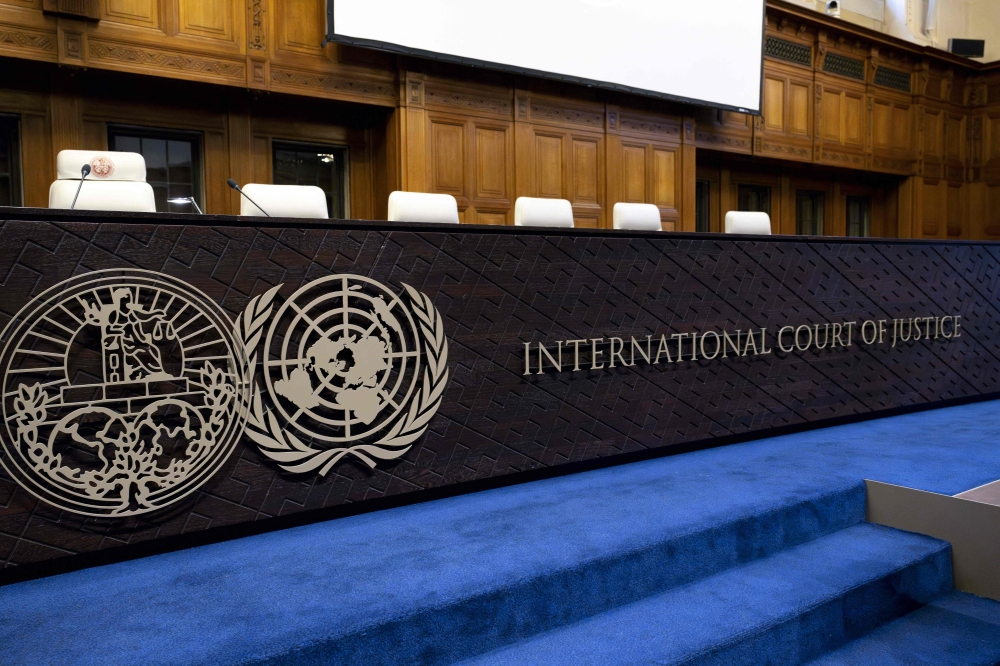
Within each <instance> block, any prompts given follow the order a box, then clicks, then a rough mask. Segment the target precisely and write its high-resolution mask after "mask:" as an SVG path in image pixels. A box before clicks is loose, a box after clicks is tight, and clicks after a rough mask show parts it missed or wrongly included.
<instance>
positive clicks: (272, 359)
mask: <svg viewBox="0 0 1000 666" xmlns="http://www.w3.org/2000/svg"><path fill="white" fill-rule="evenodd" d="M403 287H404V289H405V292H404V293H403V294H395V293H393V292H392V291H390V290H389V289H388V288H387V287H385V286H384V285H382V284H380V283H379V282H376V281H375V280H372V279H369V278H367V277H362V276H359V275H331V276H329V277H325V278H321V279H318V280H315V281H313V282H310V283H309V284H306V285H305V286H303V287H302V288H301V289H299V290H298V291H296V292H295V293H294V294H292V295H291V296H290V297H289V298H288V299H287V300H286V301H285V302H284V303H283V304H282V305H281V306H280V307H279V308H278V309H277V312H276V313H275V314H274V316H273V318H272V319H271V320H270V326H269V328H268V330H267V335H266V338H265V340H264V345H263V354H262V360H263V363H262V374H263V381H262V382H257V383H256V384H255V388H254V394H253V399H252V406H251V409H250V414H249V417H248V420H249V427H248V429H247V434H248V435H249V436H250V437H251V438H252V439H253V440H254V441H255V442H256V443H257V444H258V446H259V447H260V450H261V452H262V453H263V454H264V455H265V456H267V457H268V458H270V459H271V460H273V461H275V462H276V463H278V465H279V466H280V467H281V468H282V469H284V470H286V471H288V472H293V473H308V472H318V473H319V474H321V475H325V474H326V473H327V472H329V471H330V470H331V469H332V468H333V467H334V465H336V464H337V463H338V462H339V461H341V460H343V459H344V458H345V457H349V456H350V457H355V458H357V459H358V460H360V461H361V462H363V463H365V464H366V465H368V466H369V467H375V465H376V464H377V463H378V461H388V460H393V459H396V458H399V457H400V456H402V455H403V454H404V453H406V451H408V450H409V449H410V447H411V446H412V445H413V442H415V441H416V440H417V439H418V438H419V437H420V436H421V435H423V433H424V432H425V431H426V430H427V427H428V425H429V423H430V420H431V418H432V417H433V416H434V414H435V413H436V412H437V409H438V407H439V406H440V404H441V398H442V394H443V392H444V387H445V385H446V384H447V382H448V369H447V357H448V341H447V339H446V338H445V336H444V326H443V324H442V321H441V316H440V314H439V313H438V311H437V310H436V309H435V307H434V305H433V304H432V302H431V300H430V298H428V297H427V296H426V295H424V294H422V293H420V292H418V291H417V290H416V289H414V288H412V287H410V286H409V285H405V284H404V285H403ZM276 289H277V288H275V289H274V290H272V291H270V292H268V293H267V294H264V295H263V296H261V297H258V298H257V299H254V301H253V302H251V304H250V306H249V307H248V308H247V310H246V312H245V313H244V315H243V316H242V318H241V321H240V322H238V323H237V327H236V328H237V335H238V336H243V337H244V338H245V339H246V348H247V350H248V353H249V354H250V356H251V365H252V364H253V363H254V362H255V360H256V353H255V351H252V350H255V349H256V346H257V341H258V339H259V337H260V332H258V330H259V328H260V326H261V324H260V323H259V322H262V321H263V320H265V319H267V318H268V317H269V316H270V313H271V311H272V309H273V306H272V305H271V302H270V301H271V299H272V298H273V296H274V293H275V291H276ZM265 393H266V397H267V399H268V400H267V403H268V404H269V407H268V408H266V407H265V401H264V397H265V395H264V394H265Z"/></svg>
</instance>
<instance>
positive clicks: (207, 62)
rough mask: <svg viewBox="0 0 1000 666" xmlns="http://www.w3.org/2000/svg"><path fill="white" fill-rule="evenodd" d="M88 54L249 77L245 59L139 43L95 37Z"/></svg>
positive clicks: (149, 65)
mask: <svg viewBox="0 0 1000 666" xmlns="http://www.w3.org/2000/svg"><path fill="white" fill-rule="evenodd" d="M87 55H88V57H89V58H90V60H98V61H99V60H105V61H111V62H116V63H124V64H128V65H137V66H141V67H144V68H160V69H167V70H174V71H178V72H190V73H198V74H203V75H210V76H213V77H219V78H223V79H229V80H232V81H245V80H246V64H245V63H243V62H233V61H225V60H213V59H209V58H201V57H198V56H192V55H188V54H184V53H171V52H167V51H157V50H153V49H148V48H140V47H137V46H121V45H118V44H112V43H110V42H103V41H100V40H96V39H93V38H91V39H90V47H89V49H88V53H87Z"/></svg>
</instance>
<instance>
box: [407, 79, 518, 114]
mask: <svg viewBox="0 0 1000 666" xmlns="http://www.w3.org/2000/svg"><path fill="white" fill-rule="evenodd" d="M424 99H425V103H426V104H427V105H432V104H437V105H440V106H449V107H457V108H461V109H468V110H470V111H485V112H488V113H492V114H496V115H499V116H504V117H507V118H510V117H511V115H512V113H513V108H512V106H511V101H510V99H503V98H498V97H489V96H487V95H477V94H473V93H465V92H460V91H455V90H441V89H437V88H432V87H430V86H428V87H427V90H426V92H425V98H424Z"/></svg>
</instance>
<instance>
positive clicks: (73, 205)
mask: <svg viewBox="0 0 1000 666" xmlns="http://www.w3.org/2000/svg"><path fill="white" fill-rule="evenodd" d="M89 175H90V165H89V164H84V165H83V166H82V167H80V184H79V185H77V186H76V194H74V195H73V203H71V204H70V205H69V209H70V210H73V209H74V208H76V199H77V197H79V196H80V190H81V189H82V188H83V179H84V178H86V177H87V176H89Z"/></svg>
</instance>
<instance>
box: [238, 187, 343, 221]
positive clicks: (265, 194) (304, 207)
mask: <svg viewBox="0 0 1000 666" xmlns="http://www.w3.org/2000/svg"><path fill="white" fill-rule="evenodd" d="M243 191H244V192H246V194H247V196H248V197H250V198H251V199H253V200H254V201H255V202H257V203H258V204H260V207H261V208H263V209H264V210H265V211H267V214H268V215H270V216H271V217H300V218H310V219H314V220H326V219H329V218H330V213H329V211H328V210H327V207H326V192H324V191H323V190H321V189H320V188H318V187H316V186H315V185H264V184H262V183H247V184H246V185H244V186H243ZM240 215H241V216H253V217H263V216H264V213H263V212H262V211H261V209H260V208H258V207H257V206H255V205H254V204H252V203H250V201H248V200H247V197H244V196H242V195H241V196H240Z"/></svg>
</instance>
